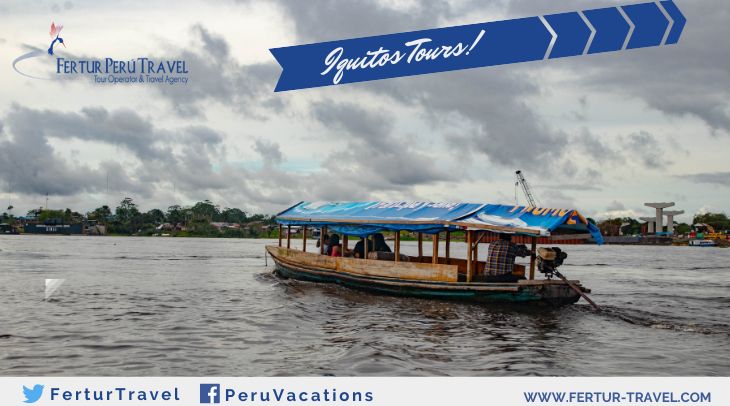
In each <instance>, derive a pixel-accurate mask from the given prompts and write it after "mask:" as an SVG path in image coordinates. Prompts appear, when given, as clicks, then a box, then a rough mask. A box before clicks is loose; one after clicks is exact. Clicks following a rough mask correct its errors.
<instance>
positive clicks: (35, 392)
mask: <svg viewBox="0 0 730 406" xmlns="http://www.w3.org/2000/svg"><path fill="white" fill-rule="evenodd" d="M42 394H43V385H38V384H36V385H34V386H33V389H30V388H28V387H27V386H25V385H23V396H25V400H24V401H23V402H25V403H35V402H37V401H38V399H40V398H41V395H42Z"/></svg>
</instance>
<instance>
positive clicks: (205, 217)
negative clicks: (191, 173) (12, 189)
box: [3, 197, 278, 238]
mask: <svg viewBox="0 0 730 406" xmlns="http://www.w3.org/2000/svg"><path fill="white" fill-rule="evenodd" d="M3 222H7V223H10V224H13V223H15V224H17V225H18V226H22V225H23V224H27V223H41V224H79V223H85V224H87V225H88V224H92V225H94V226H96V225H100V226H103V227H104V228H105V233H106V234H109V235H143V236H151V235H165V236H173V237H230V238H244V237H246V238H274V237H276V236H277V232H278V228H277V227H276V226H275V221H274V217H273V216H270V215H267V214H251V213H248V212H246V211H245V210H243V209H239V208H231V207H225V208H222V209H221V208H220V206H218V205H216V204H214V203H213V202H211V201H209V200H204V201H202V202H197V203H195V204H194V205H192V206H180V205H173V206H169V207H168V208H167V209H166V210H162V209H157V208H155V209H151V210H149V211H146V212H143V211H141V210H139V207H138V206H137V204H136V203H135V202H134V200H133V199H132V198H129V197H128V198H125V199H123V200H122V201H121V202H119V205H117V206H116V207H115V208H114V209H112V208H111V207H109V206H107V205H104V206H101V207H98V208H96V209H94V210H92V211H90V212H88V213H86V214H85V215H84V214H81V213H78V212H75V211H72V210H71V209H66V210H49V209H44V208H38V209H33V210H30V211H29V212H28V213H27V215H26V216H23V217H18V218H15V217H12V216H10V215H8V214H7V213H4V214H3Z"/></svg>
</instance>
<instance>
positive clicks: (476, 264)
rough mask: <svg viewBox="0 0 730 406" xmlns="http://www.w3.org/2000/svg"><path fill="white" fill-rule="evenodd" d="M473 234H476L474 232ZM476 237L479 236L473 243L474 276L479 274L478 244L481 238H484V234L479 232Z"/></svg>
mask: <svg viewBox="0 0 730 406" xmlns="http://www.w3.org/2000/svg"><path fill="white" fill-rule="evenodd" d="M474 233H475V234H477V232H476V231H475V232H474ZM477 235H478V236H479V238H477V239H476V241H475V242H474V264H473V268H474V275H478V274H479V243H480V242H482V237H484V233H483V232H479V233H478V234H477Z"/></svg>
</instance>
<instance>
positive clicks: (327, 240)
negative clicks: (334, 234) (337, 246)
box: [317, 234, 330, 255]
mask: <svg viewBox="0 0 730 406" xmlns="http://www.w3.org/2000/svg"><path fill="white" fill-rule="evenodd" d="M322 241H323V242H324V249H323V250H322V252H324V255H329V254H330V250H329V245H330V236H329V234H325V235H324V237H322ZM317 248H319V240H317Z"/></svg>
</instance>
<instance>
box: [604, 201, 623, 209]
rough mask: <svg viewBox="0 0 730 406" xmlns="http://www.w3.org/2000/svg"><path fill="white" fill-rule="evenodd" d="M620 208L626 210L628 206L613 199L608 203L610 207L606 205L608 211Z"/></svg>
mask: <svg viewBox="0 0 730 406" xmlns="http://www.w3.org/2000/svg"><path fill="white" fill-rule="evenodd" d="M619 210H626V206H624V204H623V203H621V202H619V201H618V200H614V201H612V202H611V203H610V204H609V205H608V207H606V211H619Z"/></svg>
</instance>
